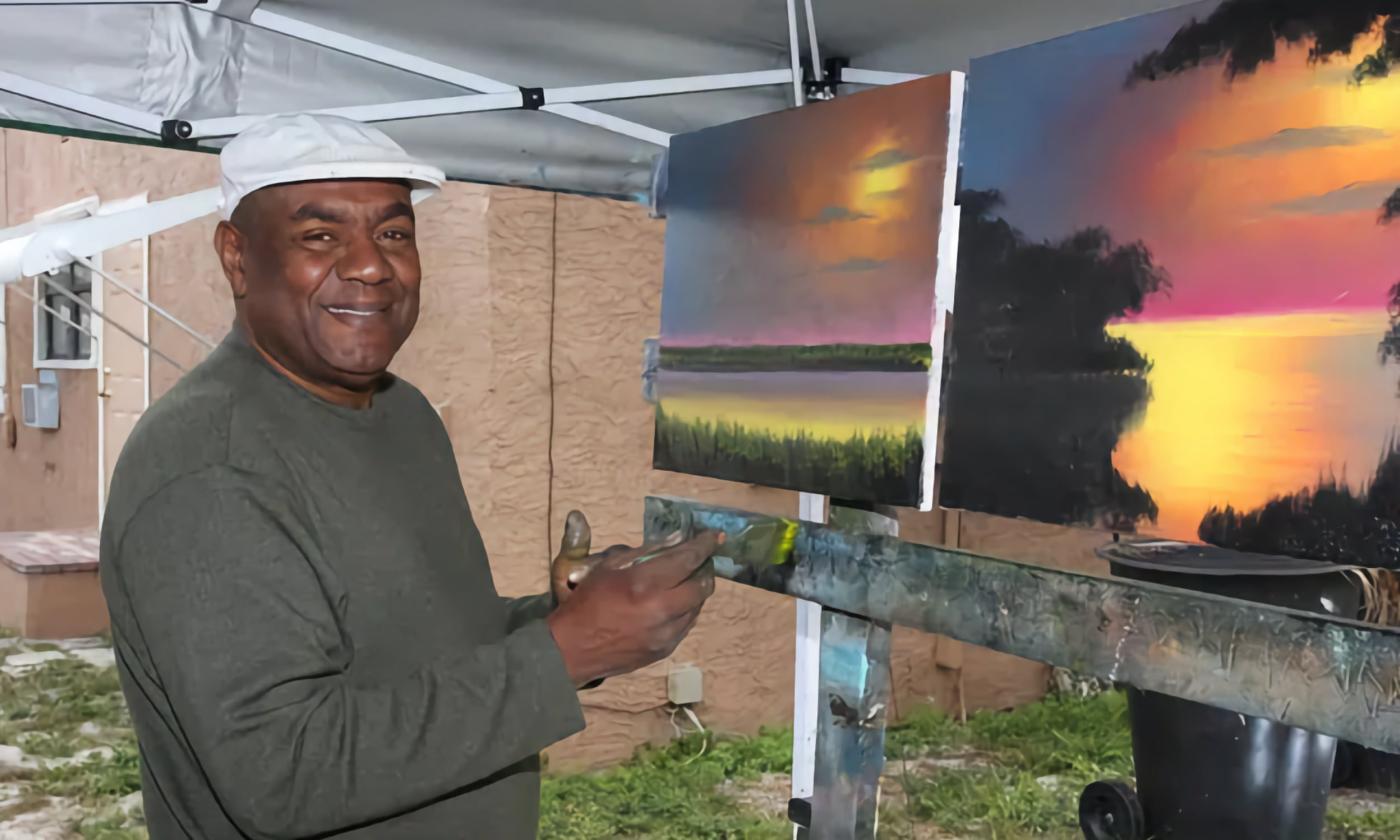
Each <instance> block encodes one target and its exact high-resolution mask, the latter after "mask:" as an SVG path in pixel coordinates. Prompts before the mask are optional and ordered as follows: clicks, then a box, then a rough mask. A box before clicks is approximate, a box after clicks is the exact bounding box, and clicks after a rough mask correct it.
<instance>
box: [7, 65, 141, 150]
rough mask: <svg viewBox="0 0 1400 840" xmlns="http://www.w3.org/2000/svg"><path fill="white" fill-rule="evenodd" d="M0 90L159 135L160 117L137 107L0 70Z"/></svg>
mask: <svg viewBox="0 0 1400 840" xmlns="http://www.w3.org/2000/svg"><path fill="white" fill-rule="evenodd" d="M0 90H6V91H9V92H10V93H14V94H18V95H19V96H23V97H26V98H28V99H36V100H38V101H40V102H47V103H48V104H50V105H57V106H59V107H60V108H67V109H68V110H70V111H77V112H78V113H80V114H87V115H88V116H90V117H97V118H99V119H104V120H107V121H108V122H114V123H117V124H118V125H124V126H126V127H127V128H134V129H137V130H139V131H144V132H147V133H149V134H154V135H157V136H159V135H160V124H161V118H160V117H158V116H156V115H155V114H148V113H146V112H145V111H138V110H136V109H135V108H128V107H126V106H125V105H118V104H116V103H115V102H108V101H107V100H105V99H98V98H97V97H95V96H89V95H87V94H86V93H78V92H77V91H74V90H69V89H67V88H61V87H58V86H57V85H51V84H49V83H47V82H38V81H35V80H33V79H27V78H25V77H24V76H19V75H16V74H14V73H11V72H9V71H8V70H0Z"/></svg>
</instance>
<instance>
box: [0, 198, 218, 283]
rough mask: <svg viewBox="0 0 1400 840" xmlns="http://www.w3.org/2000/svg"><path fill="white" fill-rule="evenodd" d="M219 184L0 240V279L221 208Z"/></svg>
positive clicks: (49, 268) (59, 264) (31, 273)
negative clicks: (15, 237) (144, 204)
mask: <svg viewBox="0 0 1400 840" xmlns="http://www.w3.org/2000/svg"><path fill="white" fill-rule="evenodd" d="M221 200H222V199H221V192H220V190H219V188H218V187H213V188H210V189H207V190H200V191H199V192H195V193H190V194H188V195H182V196H177V197H175V198H167V199H166V200H164V201H157V202H155V203H153V204H149V205H146V206H143V207H137V208H134V209H131V210H123V211H121V212H118V213H112V214H111V215H104V216H91V217H89V218H86V219H77V220H74V221H70V222H57V223H55V224H51V225H45V226H43V227H41V228H39V229H38V230H37V231H35V232H34V233H31V234H29V235H28V236H22V237H19V238H17V239H11V240H8V241H4V242H0V284H2V283H15V282H18V281H19V279H20V278H22V277H34V276H37V275H40V274H43V273H45V272H48V271H52V270H53V269H56V268H60V267H62V266H64V265H67V264H68V263H70V262H72V261H73V260H74V258H75V257H90V256H92V255H93V254H100V253H101V252H103V251H106V250H107V249H109V248H115V247H117V246H118V245H122V244H125V243H127V242H131V241H133V240H136V239H141V238H143V237H146V236H150V235H152V234H156V233H160V232H161V231H163V230H168V229H169V228H173V227H175V226H177V225H181V224H184V223H185V222H189V221H193V220H195V219H198V218H200V217H201V216H207V215H209V214H210V213H213V212H214V211H216V210H218V209H219V202H220V201H221Z"/></svg>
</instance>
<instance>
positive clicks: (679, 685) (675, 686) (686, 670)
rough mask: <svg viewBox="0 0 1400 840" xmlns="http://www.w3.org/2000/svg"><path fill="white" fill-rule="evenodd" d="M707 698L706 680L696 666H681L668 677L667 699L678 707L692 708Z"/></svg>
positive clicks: (672, 670)
mask: <svg viewBox="0 0 1400 840" xmlns="http://www.w3.org/2000/svg"><path fill="white" fill-rule="evenodd" d="M704 698H705V680H704V675H703V674H701V672H700V669H699V668H697V667H695V666H694V665H679V666H677V667H675V668H672V669H671V673H669V674H667V675H666V699H668V700H670V701H671V703H672V704H674V705H677V706H692V705H694V704H696V703H699V702H700V701H701V700H703V699H704Z"/></svg>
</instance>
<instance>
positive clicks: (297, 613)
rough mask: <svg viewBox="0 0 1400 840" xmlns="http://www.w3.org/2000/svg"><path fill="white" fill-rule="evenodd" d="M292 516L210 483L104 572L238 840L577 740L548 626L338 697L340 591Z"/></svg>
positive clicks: (165, 505) (262, 491)
mask: <svg viewBox="0 0 1400 840" xmlns="http://www.w3.org/2000/svg"><path fill="white" fill-rule="evenodd" d="M292 510H293V508H292V507H291V505H290V504H289V503H288V500H287V498H286V497H285V496H282V495H281V494H280V493H279V492H278V491H277V490H276V488H273V487H267V486H263V485H262V484H261V483H259V482H258V481H257V480H256V479H254V478H252V477H250V476H248V475H246V474H242V473H238V472H235V471H232V470H228V469H225V468H216V469H212V470H206V471H204V472H202V473H199V474H196V475H193V476H189V477H186V478H182V479H180V480H179V481H177V482H175V483H174V484H172V485H169V486H167V487H166V488H165V489H163V490H162V491H161V492H159V493H158V494H156V495H155V496H153V497H152V498H150V499H148V500H147V502H146V503H145V504H144V505H143V506H142V508H141V510H140V511H139V512H138V513H137V515H136V516H135V517H134V518H133V519H132V520H131V521H130V522H129V523H128V524H127V527H126V528H125V530H124V532H123V535H122V538H121V542H120V546H119V548H118V551H117V554H116V557H115V560H116V565H117V568H116V572H117V577H118V580H119V581H120V582H121V585H123V586H124V587H125V590H126V592H127V593H128V597H129V598H130V601H131V607H132V610H133V612H134V618H135V622H136V627H137V628H138V632H139V633H140V634H141V636H142V638H143V641H144V643H145V646H146V648H147V650H148V651H149V655H150V657H151V664H152V666H153V667H154V669H155V671H156V676H157V677H158V679H159V681H160V683H161V685H162V686H163V688H164V690H165V692H166V693H167V695H168V699H169V702H170V704H171V708H172V711H173V713H174V715H175V718H176V720H177V721H178V727H179V729H180V730H181V734H182V735H183V737H184V739H185V740H186V741H187V743H188V744H189V747H190V749H191V750H192V751H193V753H194V754H195V757H196V759H197V760H198V762H199V764H200V765H201V766H202V767H203V769H204V771H205V773H207V775H208V778H209V781H210V783H211V786H212V787H213V789H214V791H215V794H216V796H217V797H218V798H219V800H220V803H221V805H222V806H223V808H224V809H225V811H226V812H227V813H228V814H229V816H230V817H231V818H232V819H233V821H234V822H235V823H236V824H237V825H238V827H239V828H240V829H241V830H242V831H243V832H244V833H245V834H247V835H249V836H251V837H255V838H282V837H307V836H318V835H323V834H329V833H334V832H338V831H341V830H344V829H347V828H349V827H353V826H357V825H364V824H368V823H373V822H375V821H378V820H381V819H384V818H387V817H391V816H394V815H396V814H399V813H403V812H406V811H410V810H413V809H415V808H418V807H420V806H423V805H426V804H428V803H430V802H432V801H434V800H436V799H438V798H441V797H443V796H447V795H449V794H452V793H454V792H456V791H459V790H461V789H463V788H465V787H468V786H470V785H472V784H473V783H476V782H479V781H482V780H484V779H486V778H488V777H490V776H491V775H492V774H494V773H497V772H499V771H501V770H504V769H506V768H508V767H510V766H512V765H513V764H516V763H518V762H520V761H522V760H524V759H528V758H530V757H532V756H534V755H536V754H537V753H539V752H540V751H541V750H543V749H544V748H545V747H547V746H549V745H550V744H553V743H555V742H557V741H560V740H562V739H564V738H566V737H568V736H570V735H572V734H574V733H576V732H578V731H580V730H581V729H582V728H583V725H584V722H583V717H582V711H581V709H580V707H579V703H578V697H577V693H576V691H575V689H574V686H573V685H572V683H571V682H570V680H569V676H568V673H567V671H566V670H565V667H564V663H563V660H562V657H561V656H560V653H559V650H558V647H557V646H556V644H555V642H554V639H553V637H552V636H551V635H550V632H549V629H548V627H547V626H546V625H545V623H544V622H543V621H524V622H522V623H520V624H519V625H518V626H517V627H516V628H515V629H514V630H512V631H511V632H509V633H508V634H507V635H506V637H505V638H504V640H502V641H501V642H499V643H496V644H478V645H475V646H470V647H464V648H463V649H462V650H460V651H457V652H455V653H453V654H452V655H450V656H444V657H442V658H440V659H438V660H436V661H433V662H430V663H428V664H427V665H424V666H423V667H421V668H419V669H418V670H416V671H414V672H412V673H409V674H407V675H405V676H402V677H400V678H398V679H393V680H389V681H384V682H380V683H366V682H364V681H357V680H353V679H351V678H350V677H349V675H348V669H349V665H350V663H351V661H352V660H353V658H354V640H353V639H351V638H349V637H348V636H347V635H346V631H345V628H344V627H343V625H342V622H341V620H340V612H339V610H338V606H340V605H339V604H338V603H337V597H336V595H335V593H336V592H337V591H339V589H338V585H337V583H336V582H335V580H334V579H333V577H332V575H331V573H330V572H329V571H328V570H327V565H326V564H325V563H319V562H316V558H315V551H316V549H315V548H314V543H313V542H312V540H310V538H309V536H308V534H307V533H306V532H305V529H304V528H303V527H302V526H301V524H300V522H299V520H298V518H297V517H296V516H295V515H294V514H293V513H291V511H292Z"/></svg>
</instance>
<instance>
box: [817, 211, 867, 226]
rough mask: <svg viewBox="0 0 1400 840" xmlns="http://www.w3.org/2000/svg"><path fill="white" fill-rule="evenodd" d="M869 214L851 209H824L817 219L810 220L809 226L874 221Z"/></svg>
mask: <svg viewBox="0 0 1400 840" xmlns="http://www.w3.org/2000/svg"><path fill="white" fill-rule="evenodd" d="M873 218H875V217H874V216H872V215H870V214H869V213H862V212H860V211H859V210H852V209H851V208H849V207H823V208H822V211H821V212H820V213H818V214H817V215H816V218H812V219H808V220H807V224H809V225H825V224H831V223H833V222H858V221H861V220H862V219H873Z"/></svg>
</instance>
